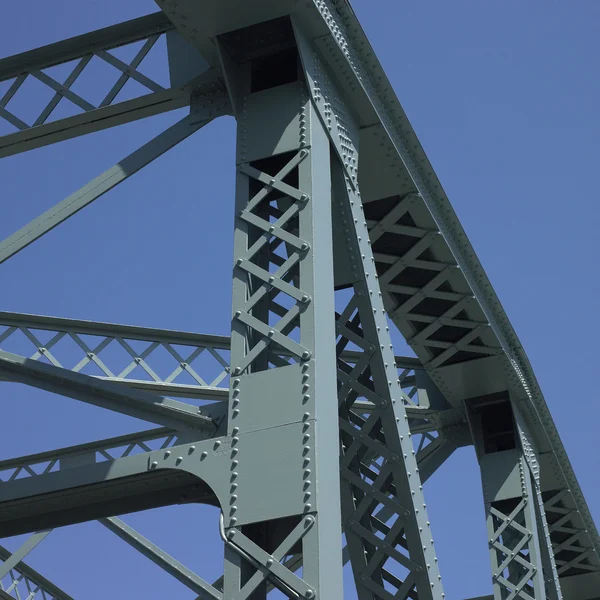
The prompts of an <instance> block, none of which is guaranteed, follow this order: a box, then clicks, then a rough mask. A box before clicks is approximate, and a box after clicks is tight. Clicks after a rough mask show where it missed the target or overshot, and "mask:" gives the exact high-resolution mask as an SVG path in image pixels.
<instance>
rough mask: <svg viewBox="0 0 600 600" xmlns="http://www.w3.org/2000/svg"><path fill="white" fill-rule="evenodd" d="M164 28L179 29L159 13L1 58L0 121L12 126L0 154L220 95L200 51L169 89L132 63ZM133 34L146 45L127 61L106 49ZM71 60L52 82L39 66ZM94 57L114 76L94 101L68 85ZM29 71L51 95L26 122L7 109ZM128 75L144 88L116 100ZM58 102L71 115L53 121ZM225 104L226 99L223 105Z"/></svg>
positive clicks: (216, 79)
mask: <svg viewBox="0 0 600 600" xmlns="http://www.w3.org/2000/svg"><path fill="white" fill-rule="evenodd" d="M167 32H168V35H169V36H178V35H179V34H178V33H177V32H176V31H174V28H173V25H172V24H171V22H170V21H169V20H168V19H167V18H166V17H165V15H164V14H163V13H161V12H159V13H155V14H152V15H148V16H145V17H141V18H139V19H134V20H132V21H128V22H126V23H120V24H118V25H114V26H112V27H106V28H104V29H100V30H98V31H93V32H91V33H87V34H84V35H80V36H77V37H74V38H71V39H68V40H63V41H60V42H57V43H55V44H50V45H48V46H44V47H43V48H38V49H36V50H31V51H29V52H23V53H22V54H18V55H15V56H11V57H8V58H5V59H3V60H0V82H1V81H8V80H13V82H12V84H11V85H10V87H9V89H8V91H7V92H6V93H5V94H4V95H1V96H0V120H3V121H6V122H8V123H10V124H11V125H12V126H13V127H14V128H15V129H16V130H18V131H16V132H15V133H9V134H7V135H4V136H1V137H0V158H2V157H5V156H11V155H13V154H17V153H19V152H25V151H27V150H31V149H33V148H38V147H41V146H46V145H48V144H53V143H56V142H60V141H63V140H67V139H70V138H73V137H77V136H80V135H84V134H87V133H91V132H94V131H100V130H102V129H106V128H108V127H114V126H117V125H122V124H124V123H129V122H131V121H135V120H138V119H142V118H145V117H150V116H153V115H158V114H161V113H163V112H167V111H171V110H176V109H179V108H183V107H185V106H188V105H190V104H192V103H193V101H194V100H193V99H201V101H204V100H205V97H207V96H208V97H210V96H211V94H217V95H219V94H220V95H221V96H223V95H224V89H223V85H222V83H221V81H220V79H219V74H218V73H217V72H216V71H215V70H214V69H211V68H210V67H209V66H208V65H207V64H206V63H205V62H204V61H203V60H202V58H201V57H200V55H198V56H197V57H196V58H195V59H194V61H195V62H194V64H192V65H190V68H189V69H188V75H186V77H187V78H188V79H189V80H188V81H181V82H179V81H178V82H175V83H172V87H171V88H170V89H164V88H163V87H162V86H161V85H159V84H158V83H157V82H156V81H153V80H152V79H151V78H149V77H147V76H145V75H144V74H143V73H141V72H140V71H139V70H138V67H140V65H141V63H142V62H143V60H144V59H145V57H146V56H147V54H148V52H150V50H151V49H152V48H153V47H154V45H155V43H156V41H157V40H158V39H159V38H160V37H161V36H163V35H166V34H167ZM140 40H145V44H144V46H143V48H142V49H141V50H139V52H138V54H137V55H136V57H135V58H134V59H133V61H132V62H131V64H126V63H124V62H123V61H121V60H119V59H118V58H116V57H115V56H114V55H113V54H111V53H110V52H108V51H109V50H111V49H114V48H117V47H120V46H124V45H127V44H131V43H133V42H136V41H140ZM92 59H93V60H92ZM74 60H78V62H77V64H76V66H75V67H74V68H73V70H72V72H71V74H70V75H69V76H68V77H67V78H66V79H65V81H64V83H60V82H58V81H56V80H55V79H54V77H53V76H52V73H51V72H50V73H49V72H47V71H44V69H49V68H51V67H54V66H56V65H60V64H63V63H68V62H70V61H74ZM95 61H98V62H101V63H104V64H108V65H110V66H111V68H112V69H113V70H114V71H115V76H116V77H117V76H118V79H117V82H116V83H115V84H114V85H113V86H112V88H111V89H110V90H106V91H105V92H104V93H103V94H102V95H100V98H102V97H103V96H104V100H102V101H101V102H100V103H99V104H98V105H96V104H95V103H91V102H89V101H88V100H86V99H85V98H84V97H82V96H80V95H78V94H77V93H75V92H74V91H73V85H74V84H75V82H76V80H77V79H78V77H79V76H80V75H81V74H82V73H83V72H87V71H86V69H94V68H95V67H94V66H93V65H94V64H96V62H95ZM90 64H91V65H92V66H89V65H90ZM30 78H33V79H35V80H36V81H37V82H38V83H39V82H41V83H42V84H44V86H45V87H46V88H48V91H49V92H50V93H51V94H52V99H51V100H50V101H49V102H48V104H47V105H46V107H45V108H44V109H43V110H42V111H41V112H40V114H39V115H38V116H37V118H35V119H34V120H33V121H32V122H31V123H26V122H24V121H23V120H21V119H20V118H19V117H18V116H17V114H15V113H14V112H13V108H12V107H13V106H14V105H15V104H18V102H19V101H21V100H20V99H21V98H22V93H25V92H20V90H21V89H26V86H25V88H23V84H24V83H25V82H26V81H27V80H28V79H30ZM130 80H132V81H137V83H139V84H141V85H142V86H143V87H144V88H146V89H145V93H144V92H143V91H142V92H141V93H138V97H137V98H134V99H130V100H126V101H123V102H121V101H119V97H120V92H121V90H122V89H123V87H124V86H125V85H126V84H127V82H128V81H130ZM99 91H102V90H99ZM208 101H209V102H210V98H209V99H208ZM61 102H62V103H66V104H68V105H70V106H71V107H72V108H73V109H74V110H75V111H77V114H75V115H73V116H68V117H65V118H62V119H57V120H52V119H51V116H52V114H53V113H54V111H55V109H56V108H57V106H58V105H59V104H60V103H61ZM62 105H63V104H61V106H62ZM228 105H229V102H228V100H227V101H226V102H225V106H228ZM80 111H81V112H80ZM193 112H194V110H193V108H192V113H193ZM221 114H223V112H221ZM216 116H219V115H218V114H217V113H216V111H215V114H214V115H213V118H214V117H216Z"/></svg>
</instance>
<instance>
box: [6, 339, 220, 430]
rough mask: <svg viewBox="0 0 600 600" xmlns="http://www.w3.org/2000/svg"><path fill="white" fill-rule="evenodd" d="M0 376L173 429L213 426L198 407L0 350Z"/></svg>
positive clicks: (211, 421) (210, 420)
mask: <svg viewBox="0 0 600 600" xmlns="http://www.w3.org/2000/svg"><path fill="white" fill-rule="evenodd" d="M0 377H2V378H3V379H6V380H8V381H15V382H19V383H24V384H26V385H30V386H32V387H36V388H39V389H43V390H46V391H48V392H53V393H56V394H61V395H63V396H67V397H69V398H73V399H75V400H80V401H81V402H86V403H88V404H92V405H94V406H99V407H101V408H105V409H108V410H112V411H115V412H118V413H121V414H126V415H129V416H131V417H134V418H137V419H142V420H144V421H149V422H150V423H157V424H159V425H163V426H164V427H170V428H173V429H182V428H183V429H184V430H187V429H190V428H200V429H209V430H213V429H216V424H215V423H214V421H213V420H212V419H210V418H208V417H205V416H203V415H201V414H199V413H198V408H197V407H195V406H192V405H190V404H185V403H183V402H179V401H177V400H171V399H168V398H163V397H162V396H156V395H154V394H148V393H146V392H143V391H140V390H132V389H127V388H125V387H123V386H121V385H119V384H116V383H113V382H110V381H102V380H101V379H98V378H96V377H90V376H89V375H82V374H81V373H74V372H73V371H69V370H67V369H62V368H60V367H55V366H54V365H48V364H45V363H41V362H39V361H35V360H31V359H28V358H23V357H22V356H18V355H16V354H11V353H10V352H5V351H3V350H0Z"/></svg>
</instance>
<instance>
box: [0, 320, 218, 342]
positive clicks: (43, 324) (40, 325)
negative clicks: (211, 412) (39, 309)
mask: <svg viewBox="0 0 600 600" xmlns="http://www.w3.org/2000/svg"><path fill="white" fill-rule="evenodd" d="M1 325H4V326H6V327H17V328H20V327H26V328H31V329H41V330H44V331H65V332H67V333H69V332H72V333H77V334H82V335H98V336H111V337H114V336H120V337H123V338H127V339H131V340H142V341H146V342H166V343H169V344H178V345H182V346H211V347H213V348H216V349H224V350H225V349H226V350H229V345H230V340H229V337H228V336H224V335H207V334H203V333H192V332H187V331H178V330H172V329H157V328H155V327H138V326H136V325H120V324H116V323H104V322H99V321H84V320H80V319H65V318H62V317H46V316H40V315H29V314H25V313H16V312H3V311H0V326H1Z"/></svg>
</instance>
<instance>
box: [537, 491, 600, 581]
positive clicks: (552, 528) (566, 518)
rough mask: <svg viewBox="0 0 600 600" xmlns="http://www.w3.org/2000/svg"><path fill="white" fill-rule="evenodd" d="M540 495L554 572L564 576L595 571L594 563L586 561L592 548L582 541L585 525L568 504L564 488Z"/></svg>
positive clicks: (590, 554) (591, 552)
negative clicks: (553, 558)
mask: <svg viewBox="0 0 600 600" xmlns="http://www.w3.org/2000/svg"><path fill="white" fill-rule="evenodd" d="M542 497H543V498H544V510H545V512H546V518H547V520H548V531H549V533H550V540H551V542H552V549H553V551H554V557H555V561H556V569H557V572H558V575H559V576H562V577H565V576H569V575H578V574H581V573H590V572H594V571H596V570H597V567H596V566H595V565H594V564H593V563H592V562H591V561H590V558H591V557H592V556H593V550H592V549H591V548H589V547H586V546H584V545H583V544H582V540H583V538H584V536H585V533H586V532H585V527H584V526H583V525H582V524H581V522H580V517H579V515H578V514H577V511H576V510H574V509H573V508H569V507H568V500H569V498H568V493H567V491H566V490H558V491H552V492H546V493H544V494H543V495H542Z"/></svg>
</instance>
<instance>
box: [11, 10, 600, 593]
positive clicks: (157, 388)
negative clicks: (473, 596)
mask: <svg viewBox="0 0 600 600" xmlns="http://www.w3.org/2000/svg"><path fill="white" fill-rule="evenodd" d="M157 3H158V5H159V6H160V7H161V12H159V13H157V14H155V15H148V16H146V17H142V18H141V19H136V20H134V21H130V22H127V23H122V24H120V25H116V26H114V27H110V28H106V29H102V30H98V31H95V32H92V33H89V34H85V35H83V36H79V37H77V38H72V39H70V40H65V41H63V42H58V43H56V44H52V45H50V46H46V47H44V48H40V49H38V50H34V51H32V52H26V53H23V54H20V55H17V56H13V57H10V58H7V59H3V60H1V61H0V134H3V133H4V132H5V131H6V135H2V136H1V137H0V156H8V155H11V154H15V153H17V152H22V151H25V150H29V149H32V148H36V147H39V146H43V145H46V144H50V143H55V142H58V141H62V140H65V139H69V138H72V137H75V136H77V135H82V134H85V133H89V132H92V131H98V130H100V129H104V128H107V127H112V126H115V125H121V124H123V123H127V122H130V121H133V120H135V119H140V118H144V117H148V116H152V115H155V114H158V113H161V112H165V111H167V110H173V109H176V108H182V107H186V108H187V107H189V109H190V110H189V114H186V116H185V117H184V118H183V119H181V120H180V121H179V122H177V123H176V124H174V125H173V126H171V127H169V128H168V129H166V130H165V131H164V132H162V133H161V134H160V135H159V136H157V137H156V138H154V139H153V140H151V141H149V142H148V143H146V144H144V145H143V146H142V147H141V148H139V149H138V150H136V151H135V152H133V153H132V154H130V155H129V156H127V157H125V158H124V159H123V160H121V162H119V163H117V164H116V165H115V166H114V167H113V168H111V169H109V170H108V171H106V172H104V173H102V174H101V175H100V176H99V177H97V178H95V179H94V180H92V181H91V182H90V183H89V184H87V185H86V186H84V187H82V188H81V189H79V190H77V191H76V192H75V193H74V194H72V195H71V196H69V197H68V198H65V199H64V200H63V201H62V202H60V203H59V204H57V205H56V206H55V207H53V208H51V209H50V210H49V211H46V212H45V213H44V214H43V215H40V216H39V217H38V218H37V219H34V220H33V221H31V222H30V223H28V224H27V225H25V226H24V227H22V228H21V229H19V230H18V231H17V232H15V233H14V234H13V235H12V236H10V237H9V238H7V239H6V240H4V241H2V242H0V263H3V262H4V261H6V260H8V259H10V258H11V257H12V256H14V255H15V254H16V253H17V252H20V251H21V250H23V249H24V248H25V247H27V246H28V245H29V244H32V243H34V242H35V241H36V240H37V239H39V238H40V237H42V236H43V235H45V234H46V233H47V232H48V231H50V230H51V229H53V228H54V227H56V226H57V225H59V224H60V223H62V222H64V221H65V220H66V219H68V218H70V217H71V216H73V215H75V214H76V213H77V212H79V211H80V210H82V209H83V208H85V207H86V206H88V205H89V204H90V203H91V202H93V201H95V200H96V199H97V198H99V197H100V196H102V195H103V194H104V193H106V192H107V191H109V190H110V189H113V188H114V187H115V186H116V185H118V184H120V183H121V182H123V181H125V180H127V179H128V178H129V177H130V176H131V175H133V174H134V173H137V172H138V171H140V170H141V169H142V168H145V167H146V166H147V165H149V164H150V163H151V162H153V161H154V160H156V159H158V158H159V157H160V156H162V155H163V154H164V153H165V152H167V151H168V150H170V149H171V148H173V147H174V146H176V145H177V144H178V143H179V142H181V141H183V140H184V139H187V138H188V137H190V136H191V135H192V134H194V133H195V132H196V131H198V130H199V129H200V128H202V127H204V126H205V125H207V124H208V123H210V122H211V121H212V120H214V119H215V118H217V117H221V116H224V115H231V114H233V116H234V117H235V118H236V120H237V126H238V132H237V133H238V137H237V149H236V192H235V220H234V249H233V263H232V270H233V294H232V296H233V307H232V312H231V315H230V316H231V338H229V337H223V336H213V335H204V334H197V333H190V332H185V331H166V330H162V329H156V328H148V327H136V326H128V325H117V324H110V323H96V322H89V321H81V320H74V319H64V318H54V317H41V316H34V315H24V314H20V313H8V312H0V377H1V378H2V379H4V380H7V381H12V382H18V383H22V384H26V385H30V386H33V387H35V388H39V389H42V390H46V391H48V392H50V393H53V394H57V393H58V394H62V395H63V396H66V397H69V398H72V399H74V400H77V401H81V402H85V403H88V404H91V405H93V406H96V407H99V408H102V409H106V410H111V411H115V412H117V413H119V414H124V415H128V416H129V417H133V418H135V419H139V420H141V421H146V422H149V423H154V424H155V425H161V427H160V428H158V429H151V430H147V431H141V432H138V433H132V434H128V435H125V436H119V437H116V438H111V439H105V440H100V441H98V442H89V443H86V444H81V445H78V446H73V447H69V448H62V449H57V450H54V451H49V452H42V453H39V454H35V455H30V456H24V457H19V458H14V459H6V460H2V461H0V529H1V533H2V534H3V535H6V536H10V535H21V534H26V533H29V534H31V535H30V537H29V538H28V539H27V540H26V541H25V542H24V544H23V545H22V547H21V548H19V549H18V550H16V551H15V552H13V553H12V554H10V553H9V552H8V551H4V550H3V549H2V548H0V559H1V560H2V561H3V562H2V563H0V574H1V575H2V576H1V577H0V581H1V584H2V589H1V590H0V596H2V597H5V596H10V597H12V598H14V599H15V600H20V599H22V598H23V597H25V596H26V597H27V598H28V600H36V599H39V598H40V597H41V598H42V600H54V599H56V600H71V599H70V598H69V597H68V596H67V595H66V594H64V593H63V592H62V591H61V590H59V589H58V588H56V587H55V586H53V585H52V584H51V583H50V582H49V581H47V580H45V579H44V578H43V577H41V575H39V574H37V573H35V572H34V571H33V570H31V569H30V568H29V567H28V566H27V565H26V564H25V563H24V562H23V558H24V557H25V556H26V555H27V554H28V552H29V551H30V550H31V549H32V548H33V547H35V546H36V545H37V544H38V543H40V542H41V541H42V540H43V539H44V538H45V536H46V535H48V533H49V532H50V530H51V529H52V528H56V527H61V526H64V525H70V524H76V523H81V522H84V521H89V520H99V521H100V523H101V524H102V525H103V526H104V527H106V528H107V529H109V530H110V531H112V532H113V533H114V534H115V535H117V536H118V537H119V538H121V539H122V540H124V541H125V542H127V543H128V544H130V545H131V546H132V547H133V548H135V549H136V550H138V551H139V552H141V553H142V554H144V555H145V556H147V557H148V558H149V559H150V560H152V561H153V562H154V563H155V564H157V565H159V566H160V567H161V568H163V569H164V570H166V571H167V572H168V573H169V574H170V575H172V576H173V577H174V578H175V579H177V580H178V581H180V582H181V583H183V584H184V585H186V586H187V587H188V588H189V589H190V590H192V591H193V592H194V593H195V594H196V595H197V597H198V599H200V598H214V599H217V600H223V599H229V598H234V599H236V600H245V599H247V600H266V598H267V595H268V594H270V593H271V592H274V593H275V594H276V593H279V594H280V595H283V596H285V597H288V598H294V599H300V598H306V599H308V600H311V599H314V600H319V599H320V600H324V599H327V600H330V599H331V600H336V599H338V598H341V597H342V596H343V592H342V565H343V564H347V563H350V567H351V569H352V573H353V576H354V582H355V588H356V593H357V596H358V598H359V600H397V599H399V600H402V599H408V598H410V599H411V600H442V599H443V598H445V595H444V593H443V588H442V582H441V574H440V570H439V567H438V561H437V556H436V551H435V547H434V541H433V536H432V533H431V523H430V521H429V517H428V510H427V504H426V502H425V497H424V495H423V487H424V484H425V482H426V481H427V480H428V479H429V478H430V477H431V476H432V475H433V473H434V472H435V471H436V470H437V469H439V468H440V467H441V466H442V465H443V464H444V463H445V461H446V460H447V459H448V457H449V456H451V454H452V453H453V452H454V450H455V449H456V448H458V447H460V446H465V445H470V444H474V445H475V447H476V451H477V458H478V460H479V463H480V465H481V472H482V481H483V492H484V502H485V509H486V515H487V524H488V544H489V548H490V554H491V564H492V573H493V588H494V598H495V599H496V600H513V599H515V600H516V599H521V600H562V598H563V597H564V598H565V600H595V596H596V595H597V593H596V592H595V591H594V590H595V589H596V588H598V586H599V585H600V583H599V581H600V580H599V577H600V562H599V560H598V547H600V538H599V537H598V533H597V530H596V528H595V525H594V523H593V521H592V519H591V515H590V514H589V510H588V509H587V506H586V504H585V500H584V498H583V494H582V492H581V490H580V488H579V486H578V484H577V480H576V478H575V475H574V473H573V470H572V468H571V466H570V463H569V461H568V459H567V456H566V452H565V451H564V448H563V447H562V445H561V442H560V437H559V436H558V433H557V431H556V428H555V426H554V423H553V422H552V419H551V417H550V415H549V412H548V409H547V407H546V404H545V402H544V399H543V397H542V395H541V392H540V390H539V386H538V385H537V382H536V381H535V377H534V376H533V372H532V370H531V368H530V366H529V364H528V361H527V358H526V356H525V354H524V352H523V350H522V347H521V344H520V342H519V340H518V339H517V337H516V335H515V334H514V331H513V330H512V327H511V325H510V322H509V321H508V318H507V317H506V315H505V314H504V312H503V310H502V307H501V305H500V303H499V301H498V299H497V297H496V296H495V294H494V292H493V289H492V287H491V285H490V283H489V281H488V280H487V278H486V276H485V273H484V272H483V270H482V268H481V265H480V264H479V262H478V260H477V257H476V256H475V253H474V251H473V249H472V247H471V246H470V244H469V242H468V240H467V238H466V236H465V234H464V231H463V230H462V228H461V226H460V224H459V223H458V220H457V219H456V216H455V215H454V213H453V211H452V208H451V207H450V205H449V203H448V200H447V198H446V197H445V195H444V192H443V189H442V187H441V185H440V183H439V181H438V180H437V178H436V176H435V174H434V172H433V169H432V168H431V165H430V164H429V163H428V161H427V158H426V157H425V155H424V153H423V151H422V149H421V147H420V145H419V143H418V140H417V139H416V137H415V135H414V132H413V131H412V129H411V127H410V125H409V124H408V120H407V119H406V116H405V115H404V113H403V111H402V108H401V107H400V105H399V104H398V102H397V99H396V98H395V96H394V94H393V93H392V90H391V86H390V83H389V81H388V80H387V79H386V77H385V74H384V73H383V72H382V70H381V69H380V66H379V63H378V61H377V59H376V57H375V56H374V54H373V53H372V49H371V48H370V45H369V43H368V41H367V40H366V38H365V37H364V34H363V32H362V30H361V28H360V26H359V24H358V22H357V20H356V16H355V15H354V13H353V11H352V9H351V7H350V4H349V3H348V2H346V1H345V0H314V1H312V2H292V1H291V0H290V1H289V2H288V0H281V2H277V3H273V2H255V3H247V2H245V3H244V2H241V1H240V0H205V1H204V2H202V3H198V2H195V1H193V0H157ZM200 5H202V6H200ZM159 67H160V68H159ZM161 70H162V75H161ZM86 84H87V85H86ZM91 84H93V85H91ZM1 127H4V128H5V129H1ZM206 285H207V286H209V285H210V282H209V281H208V280H207V283H206ZM394 326H395V327H396V328H397V329H398V330H399V331H400V333H401V334H402V335H403V336H404V338H405V340H406V342H407V344H408V345H409V347H410V348H411V349H412V350H413V351H414V354H415V355H416V358H402V357H398V356H395V355H394V352H393V347H392V343H391V339H392V337H393V332H392V336H391V335H390V328H392V327H394ZM170 396H174V397H178V398H182V400H179V399H178V400H175V399H173V398H170ZM188 399H189V400H188ZM336 399H337V402H336ZM174 503H201V504H202V503H204V504H208V505H211V506H213V507H219V508H220V513H221V518H220V523H219V532H220V534H221V537H222V540H223V544H224V554H225V556H224V565H223V567H224V572H223V577H221V578H219V579H217V580H216V581H214V582H213V583H209V582H208V581H206V580H204V579H202V578H201V577H199V576H198V575H196V574H195V573H193V572H192V571H190V570H189V569H187V568H186V567H185V566H183V565H182V564H181V563H179V562H178V561H176V560H175V559H173V558H172V557H170V556H169V555H168V554H167V553H165V552H164V551H162V550H161V549H160V548H158V547H157V546H156V545H155V544H153V543H152V542H151V541H150V540H148V539H146V538H145V537H144V536H142V535H141V534H139V533H137V532H136V531H135V530H133V529H132V528H131V527H130V526H129V525H127V524H126V523H125V522H124V521H121V520H120V519H118V518H116V517H115V516H114V515H116V514H127V513H130V512H137V511H140V510H147V509H153V508H156V507H159V506H168V505H171V504H174ZM563 583H564V585H565V589H567V590H568V592H567V593H565V594H564V596H563V595H562V593H561V590H560V588H561V586H562V585H563ZM590 590H591V591H590Z"/></svg>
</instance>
